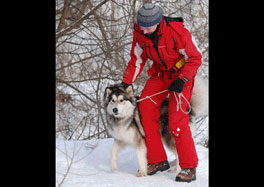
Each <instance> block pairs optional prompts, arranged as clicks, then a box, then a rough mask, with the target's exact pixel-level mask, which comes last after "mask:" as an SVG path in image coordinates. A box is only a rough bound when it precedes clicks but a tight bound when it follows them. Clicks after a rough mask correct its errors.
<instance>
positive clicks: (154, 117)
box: [122, 3, 202, 182]
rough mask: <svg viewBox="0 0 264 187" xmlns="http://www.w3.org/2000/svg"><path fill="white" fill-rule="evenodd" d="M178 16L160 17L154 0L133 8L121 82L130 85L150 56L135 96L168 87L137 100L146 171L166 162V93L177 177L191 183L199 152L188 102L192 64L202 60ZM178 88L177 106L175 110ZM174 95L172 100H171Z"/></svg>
mask: <svg viewBox="0 0 264 187" xmlns="http://www.w3.org/2000/svg"><path fill="white" fill-rule="evenodd" d="M183 22H184V21H183V19H182V18H180V17H177V18H171V17H166V16H163V14H162V9H161V8H160V7H159V6H157V5H154V4H151V3H147V4H144V5H143V6H142V7H141V8H140V9H139V11H138V13H137V22H136V23H135V24H134V32H133V43H132V48H131V60H130V61H129V62H128V65H127V68H126V70H125V72H124V75H123V82H122V84H123V85H125V86H127V85H130V84H132V83H133V82H134V81H135V80H136V79H137V77H138V76H139V74H140V73H141V72H142V70H143V67H144V65H145V62H146V60H147V59H148V58H149V59H151V60H152V61H153V64H152V67H151V68H150V69H149V70H148V76H151V77H150V78H149V79H148V80H147V82H146V85H145V87H144V89H143V91H142V94H141V96H140V98H145V97H146V96H151V95H153V94H155V93H158V92H161V91H163V90H166V89H168V90H169V91H167V92H163V93H161V94H159V95H156V96H154V97H152V98H151V99H152V100H153V101H154V102H155V103H156V104H155V103H154V102H153V101H152V100H150V99H145V100H143V101H141V102H139V105H138V106H139V110H140V113H141V121H142V125H143V127H144V131H145V142H146V146H147V160H148V174H149V175H152V174H155V173H156V172H157V171H164V170H166V169H168V168H169V167H170V166H169V164H168V161H167V155H166V152H165V150H164V147H163V144H162V141H161V135H160V131H159V125H158V121H159V117H160V113H159V108H160V106H161V103H162V101H163V100H164V99H165V98H166V97H167V95H168V94H169V129H170V131H171V132H172V135H173V138H174V140H175V144H176V148H177V153H178V158H179V164H180V167H181V168H182V170H181V172H180V173H179V174H178V175H177V176H176V181H184V182H190V181H192V180H195V179H196V167H197V165H198V157H197V153H196V150H195V145H194V141H193V138H192V135H191V131H190V127H189V125H188V123H189V115H188V114H186V112H185V111H188V109H189V108H188V102H190V99H191V95H192V89H193V85H194V80H195V75H196V72H197V69H198V68H199V66H200V65H201V63H202V62H201V58H202V56H201V53H200V52H199V51H198V49H197V47H196V46H195V44H194V43H193V42H194V41H193V38H192V35H191V34H190V32H189V31H188V30H187V29H186V28H184V26H183ZM176 93H177V94H178V93H181V94H183V96H184V97H185V98H186V99H187V100H188V102H186V101H185V100H184V99H181V103H180V105H181V106H180V107H181V110H179V109H177V107H176V106H177V100H179V95H177V94H176ZM176 98H177V100H176Z"/></svg>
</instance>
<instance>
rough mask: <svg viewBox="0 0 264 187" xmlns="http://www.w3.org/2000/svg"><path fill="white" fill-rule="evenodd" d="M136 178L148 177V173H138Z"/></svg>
mask: <svg viewBox="0 0 264 187" xmlns="http://www.w3.org/2000/svg"><path fill="white" fill-rule="evenodd" d="M136 176H137V177H144V176H147V173H146V172H142V171H138V172H137V174H136Z"/></svg>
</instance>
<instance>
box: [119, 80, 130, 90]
mask: <svg viewBox="0 0 264 187" xmlns="http://www.w3.org/2000/svg"><path fill="white" fill-rule="evenodd" d="M121 85H122V86H123V87H124V88H125V89H126V88H127V87H128V86H129V85H130V84H127V83H124V82H122V83H121Z"/></svg>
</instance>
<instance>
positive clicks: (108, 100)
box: [104, 84, 136, 118]
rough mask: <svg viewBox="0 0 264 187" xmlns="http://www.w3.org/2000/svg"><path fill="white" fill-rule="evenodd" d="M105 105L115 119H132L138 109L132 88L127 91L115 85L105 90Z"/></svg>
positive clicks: (119, 85)
mask: <svg viewBox="0 0 264 187" xmlns="http://www.w3.org/2000/svg"><path fill="white" fill-rule="evenodd" d="M104 103H105V109H106V112H107V113H108V114H109V115H111V116H113V117H115V118H126V117H131V116H132V115H133V113H134V109H135V108H136V98H135V97H134V92H133V88H132V86H131V85H130V86H128V87H127V88H126V89H125V88H124V87H123V86H122V85H121V84H115V85H112V86H109V87H107V88H106V89H105V93H104Z"/></svg>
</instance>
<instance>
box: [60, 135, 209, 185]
mask: <svg viewBox="0 0 264 187" xmlns="http://www.w3.org/2000/svg"><path fill="white" fill-rule="evenodd" d="M112 144H113V138H109V139H100V140H87V141H65V140H61V139H57V140H56V186H59V184H60V183H61V181H62V180H63V183H62V185H61V186H62V187H148V186H149V187H163V186H164V187H168V186H180V187H184V186H191V187H208V149H207V148H205V147H203V146H201V145H196V150H197V153H198V157H199V165H198V167H197V171H196V177H197V179H196V181H193V182H191V183H179V182H176V181H175V176H176V174H171V173H168V172H167V171H164V172H158V173H156V174H155V175H152V176H147V177H141V178H138V177H136V172H137V170H138V164H137V158H136V153H135V149H134V148H133V147H126V148H125V149H123V150H121V151H120V152H119V156H118V168H117V170H116V171H115V172H113V173H112V172H111V170H110V152H111V148H112ZM166 152H167V156H168V160H169V161H172V160H174V156H173V154H172V153H171V152H169V151H168V150H167V149H166ZM68 166H70V167H68ZM67 171H68V172H67ZM65 173H68V174H67V175H66V177H64V176H65Z"/></svg>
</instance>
